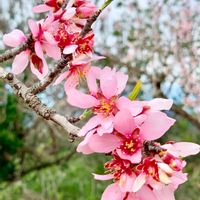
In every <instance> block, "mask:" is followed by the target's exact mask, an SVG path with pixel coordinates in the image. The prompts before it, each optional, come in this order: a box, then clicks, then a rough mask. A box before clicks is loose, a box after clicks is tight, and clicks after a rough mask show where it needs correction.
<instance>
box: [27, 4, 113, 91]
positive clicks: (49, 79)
mask: <svg viewBox="0 0 200 200" xmlns="http://www.w3.org/2000/svg"><path fill="white" fill-rule="evenodd" d="M111 2H112V1H109V3H108V2H107V1H106V2H105V3H106V6H105V3H104V4H103V6H102V7H101V8H100V9H99V10H98V11H96V12H95V13H94V15H93V16H92V17H90V18H89V19H88V20H87V22H86V24H85V26H84V27H83V29H82V31H81V33H80V37H81V38H83V37H84V36H85V35H86V34H87V33H89V32H90V30H91V27H92V25H93V23H94V22H95V21H96V20H97V18H98V17H99V15H100V14H101V12H102V11H103V10H104V9H105V8H106V7H107V6H108V5H109V4H110V3H111ZM70 61H72V54H69V55H64V54H62V59H61V60H60V62H59V63H58V64H57V65H56V66H55V68H54V69H53V70H52V71H51V72H50V73H49V74H48V75H47V77H46V78H45V79H44V81H42V82H39V83H36V84H34V85H33V86H32V87H31V89H30V92H32V93H33V94H38V93H40V92H42V91H44V90H45V89H46V87H48V86H49V85H50V84H51V83H52V82H53V81H54V80H55V79H56V78H57V77H58V75H59V74H60V73H61V72H62V70H63V69H64V68H65V67H66V66H67V65H68V64H69V62H70Z"/></svg>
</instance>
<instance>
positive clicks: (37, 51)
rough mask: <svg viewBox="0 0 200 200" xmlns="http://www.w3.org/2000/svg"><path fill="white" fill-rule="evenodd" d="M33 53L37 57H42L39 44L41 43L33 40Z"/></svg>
mask: <svg viewBox="0 0 200 200" xmlns="http://www.w3.org/2000/svg"><path fill="white" fill-rule="evenodd" d="M35 53H36V55H37V56H38V57H39V58H41V59H43V58H44V54H43V50H42V46H41V43H40V42H39V41H36V42H35Z"/></svg>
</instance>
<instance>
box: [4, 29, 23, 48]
mask: <svg viewBox="0 0 200 200" xmlns="http://www.w3.org/2000/svg"><path fill="white" fill-rule="evenodd" d="M26 40H27V38H26V36H25V35H24V33H23V32H22V31H21V30H19V29H15V30H13V31H12V32H10V33H8V34H5V35H4V36H3V42H4V44H5V45H7V46H10V47H17V46H19V45H20V44H22V43H24V42H25V41H26Z"/></svg>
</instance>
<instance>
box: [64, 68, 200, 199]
mask: <svg viewBox="0 0 200 200" xmlns="http://www.w3.org/2000/svg"><path fill="white" fill-rule="evenodd" d="M127 80H128V76H127V75H125V74H123V73H122V72H119V71H118V72H117V71H116V70H115V69H111V68H109V67H105V68H103V69H97V68H95V69H93V74H92V72H91V75H89V76H88V78H87V84H88V88H89V94H85V93H82V92H81V91H79V90H77V89H75V88H73V89H69V90H68V91H67V96H68V99H67V100H68V102H69V103H70V104H71V105H73V106H76V107H79V108H83V109H90V110H91V111H92V113H93V117H92V118H91V119H90V120H89V121H88V122H87V123H86V124H85V125H84V126H83V127H82V129H81V130H80V132H79V136H84V140H83V141H82V142H81V143H80V144H79V145H78V148H77V151H78V152H82V153H84V154H91V153H94V152H96V153H104V154H109V155H111V156H112V160H111V161H109V162H107V163H105V165H104V167H105V169H106V171H107V172H109V173H108V174H107V175H97V174H94V177H95V179H98V180H109V179H113V180H114V183H113V184H112V185H110V186H108V187H107V189H106V190H105V192H104V193H103V196H102V200H108V199H113V200H133V199H138V200H145V199H147V197H148V199H152V200H173V199H174V191H175V190H176V189H177V187H178V186H179V185H180V184H181V183H183V182H185V181H186V180H187V174H185V173H183V171H182V170H183V168H184V167H185V165H186V162H185V161H183V160H182V157H185V156H188V155H194V154H197V153H198V152H199V151H200V146H199V145H197V144H193V143H187V142H179V143H174V142H168V143H166V144H164V145H161V144H159V143H157V142H152V140H156V139H158V138H160V137H162V136H163V135H164V134H165V132H166V131H167V130H168V129H169V128H170V127H171V126H172V125H173V124H174V122H175V120H174V119H172V118H170V117H168V116H167V115H166V114H165V113H164V112H161V110H169V109H170V108H171V106H172V100H167V99H162V98H156V99H153V100H151V101H131V100H130V99H128V98H126V97H125V96H120V94H121V93H122V91H123V90H124V88H125V85H126V82H127Z"/></svg>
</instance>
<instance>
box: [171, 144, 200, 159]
mask: <svg viewBox="0 0 200 200" xmlns="http://www.w3.org/2000/svg"><path fill="white" fill-rule="evenodd" d="M169 151H170V152H172V153H173V152H174V153H175V154H176V155H177V156H180V157H187V156H190V155H195V154H198V153H199V152H200V145H198V144H195V143H192V142H177V143H175V144H172V146H171V148H170V149H169Z"/></svg>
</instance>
